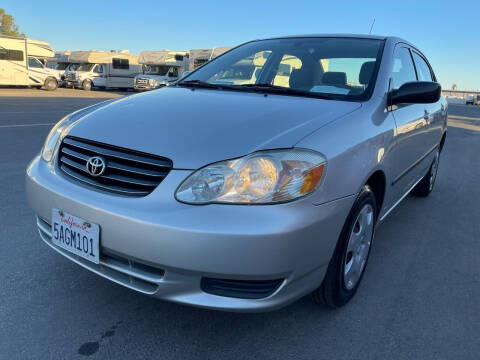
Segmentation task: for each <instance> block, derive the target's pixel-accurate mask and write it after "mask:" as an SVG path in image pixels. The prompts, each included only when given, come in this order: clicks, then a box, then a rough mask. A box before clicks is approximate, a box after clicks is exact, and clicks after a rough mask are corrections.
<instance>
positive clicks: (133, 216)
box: [26, 35, 447, 311]
mask: <svg viewBox="0 0 480 360" xmlns="http://www.w3.org/2000/svg"><path fill="white" fill-rule="evenodd" d="M446 119H447V104H446V102H445V100H444V99H443V98H442V97H441V88H440V85H439V84H438V83H437V80H436V77H435V74H434V72H433V70H432V68H431V66H430V64H429V62H428V61H427V59H426V58H425V56H424V55H423V54H422V53H421V51H420V50H419V49H418V48H416V47H415V46H413V45H412V44H410V43H408V42H407V41H404V40H401V39H398V38H395V37H380V36H354V35H351V36H349V35H343V36H338V35H315V36H292V37H283V38H274V39H265V40H256V41H251V42H248V43H245V44H243V45H240V46H238V47H236V48H234V49H232V50H230V51H228V52H227V53H225V54H223V55H222V56H220V57H218V58H216V59H214V60H212V61H210V62H209V63H207V64H205V65H204V66H202V67H200V68H198V69H196V70H195V71H193V72H192V73H190V74H188V75H187V76H186V77H184V78H183V79H182V80H180V81H179V82H178V83H177V84H176V85H174V86H169V87H166V88H163V89H160V90H155V91H152V92H149V93H143V94H136V95H133V96H128V97H124V98H121V99H117V100H110V101H106V102H103V103H100V104H96V105H93V106H91V107H88V108H85V109H82V110H79V111H77V112H75V113H73V114H70V115H68V116H66V117H65V118H64V119H62V120H61V121H60V122H58V123H57V124H56V125H55V127H54V128H53V129H52V130H51V132H50V134H49V135H48V137H47V139H46V141H45V144H44V147H43V149H42V151H41V153H40V154H39V155H38V156H36V157H35V158H34V159H33V161H32V162H31V163H30V165H29V166H28V168H27V175H26V193H27V198H28V201H29V203H30V205H31V207H32V208H33V209H34V211H35V213H36V215H37V217H36V222H37V225H38V230H39V233H40V236H41V238H42V240H43V241H44V242H45V243H46V244H47V245H48V246H50V247H51V248H52V249H54V250H56V251H57V252H58V253H60V254H62V255H63V256H65V257H67V258H68V259H70V260H72V261H73V262H75V263H77V264H79V265H81V266H83V267H84V268H86V269H88V270H91V271H93V272H94V273H96V274H98V275H100V276H103V277H105V278H107V279H110V280H112V281H114V282H116V283H118V284H121V285H123V286H126V287H128V288H131V289H133V290H136V291H138V292H141V293H144V294H149V295H153V296H155V297H158V298H161V299H165V300H170V301H175V302H179V303H184V304H189V305H194V306H200V307H205V308H213V309H221V310H228V311H266V310H272V309H276V308H279V307H282V306H285V305H286V304H288V303H291V302H292V301H295V300H296V299H298V298H300V297H302V296H304V295H306V294H308V293H312V294H313V298H314V299H315V300H316V301H319V302H322V303H325V304H327V305H329V306H332V307H338V306H342V305H344V304H345V303H347V302H348V301H349V300H350V299H351V298H352V297H353V296H354V294H355V292H356V290H357V289H358V287H359V284H360V281H361V279H362V275H363V274H364V272H365V268H366V265H367V260H368V257H369V253H370V250H371V247H372V241H373V239H374V233H375V228H376V226H378V225H379V224H380V223H381V221H382V220H383V219H384V218H385V217H386V216H387V215H388V214H389V213H390V212H391V211H392V209H393V208H394V207H395V206H396V205H397V204H398V203H399V202H400V201H401V200H402V199H403V198H405V196H406V195H408V194H409V193H410V192H413V193H414V194H415V195H418V196H427V195H429V193H430V192H431V191H432V189H433V187H434V184H435V177H436V174H437V169H438V163H439V158H440V152H441V150H442V147H443V144H444V141H445V136H446ZM52 276H55V274H52ZM71 276H75V273H71ZM72 291H74V290H72Z"/></svg>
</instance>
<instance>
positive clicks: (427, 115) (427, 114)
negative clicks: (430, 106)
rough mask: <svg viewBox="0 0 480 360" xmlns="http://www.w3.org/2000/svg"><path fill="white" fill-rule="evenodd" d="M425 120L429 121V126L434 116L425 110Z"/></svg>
mask: <svg viewBox="0 0 480 360" xmlns="http://www.w3.org/2000/svg"><path fill="white" fill-rule="evenodd" d="M423 118H424V119H425V120H426V121H427V124H428V123H429V122H430V119H431V118H432V115H431V114H430V113H429V112H428V111H427V110H425V114H424V115H423Z"/></svg>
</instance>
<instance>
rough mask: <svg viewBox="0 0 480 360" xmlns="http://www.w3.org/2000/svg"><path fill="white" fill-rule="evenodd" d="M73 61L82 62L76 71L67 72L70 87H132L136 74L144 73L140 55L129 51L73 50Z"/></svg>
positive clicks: (66, 76)
mask: <svg viewBox="0 0 480 360" xmlns="http://www.w3.org/2000/svg"><path fill="white" fill-rule="evenodd" d="M70 61H71V62H72V63H78V64H80V65H79V66H78V68H77V69H76V70H75V71H67V72H66V73H65V81H66V83H67V86H68V87H75V88H82V89H83V90H91V89H92V88H93V87H97V88H101V89H103V88H127V89H128V88H131V89H133V85H134V79H135V76H136V75H138V74H141V73H142V65H140V64H139V63H138V56H137V55H132V54H130V53H129V52H128V51H126V50H123V51H119V52H114V51H110V52H109V51H97V50H89V51H72V52H71V54H70Z"/></svg>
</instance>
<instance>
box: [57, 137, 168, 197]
mask: <svg viewBox="0 0 480 360" xmlns="http://www.w3.org/2000/svg"><path fill="white" fill-rule="evenodd" d="M93 156H98V157H101V158H102V159H103V160H104V163H105V171H104V172H103V173H102V174H101V175H99V176H93V175H91V173H90V172H89V171H88V170H87V161H88V160H89V159H90V158H91V157H93ZM58 158H59V166H60V169H61V170H62V171H63V172H64V173H65V174H67V175H69V176H71V177H72V178H74V179H76V180H78V181H81V182H83V183H86V184H88V185H91V186H94V187H96V188H99V189H101V190H105V191H110V192H114V193H117V194H121V195H126V196H146V195H148V194H150V193H151V192H152V191H153V190H154V189H155V188H156V187H157V186H158V184H160V183H161V182H162V180H163V179H164V178H165V177H166V176H167V175H168V173H169V172H170V170H171V169H172V166H173V163H172V161H171V160H170V159H167V158H163V157H160V156H155V155H150V154H145V153H141V152H138V151H134V150H128V149H124V148H120V147H116V146H112V145H107V144H103V143H99V142H96V141H91V140H86V139H80V138H77V137H72V136H67V137H66V138H64V139H63V142H62V145H61V146H60V151H59V156H58Z"/></svg>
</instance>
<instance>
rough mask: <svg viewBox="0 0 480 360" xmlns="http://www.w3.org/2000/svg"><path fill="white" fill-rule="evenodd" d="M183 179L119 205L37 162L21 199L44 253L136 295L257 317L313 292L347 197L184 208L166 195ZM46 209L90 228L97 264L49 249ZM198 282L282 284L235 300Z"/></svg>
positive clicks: (180, 173)
mask: <svg viewBox="0 0 480 360" xmlns="http://www.w3.org/2000/svg"><path fill="white" fill-rule="evenodd" d="M189 173H190V171H187V170H172V171H171V172H170V173H169V175H168V176H167V177H166V178H165V179H164V180H163V182H162V183H161V184H160V185H159V186H158V187H157V188H156V189H155V190H154V191H153V192H152V193H151V194H150V195H148V196H146V197H142V198H126V197H121V196H118V195H113V194H110V193H106V192H101V191H98V190H94V189H92V188H89V187H88V186H86V185H82V184H79V183H77V182H75V181H74V180H71V179H69V178H67V177H66V175H64V174H63V173H62V172H61V171H60V170H58V169H57V168H56V167H55V166H52V167H51V166H49V165H48V164H47V163H45V162H44V161H43V160H41V159H40V157H39V156H38V157H36V158H35V159H34V160H33V161H32V163H31V164H30V165H29V167H28V168H27V176H26V193H27V199H28V202H29V204H30V206H31V207H32V208H33V210H34V211H35V213H36V214H37V224H38V227H39V231H40V235H41V237H42V239H43V240H44V241H45V242H46V243H47V244H48V245H50V246H51V247H52V248H54V249H55V250H56V251H58V252H60V253H62V254H63V255H64V256H66V257H68V258H69V259H71V260H72V261H74V262H76V263H78V264H80V265H82V266H84V267H86V268H88V269H89V270H91V271H93V272H95V273H97V274H99V275H101V276H103V277H106V278H108V279H110V280H112V281H115V282H117V283H119V284H122V285H124V286H127V287H129V288H132V289H134V290H137V291H140V292H142V293H145V294H150V295H153V296H156V297H159V298H162V299H166V300H170V301H175V302H179V303H185V304H190V305H195V306H199V307H205V308H213V309H222V310H229V311H266V310H273V309H276V308H278V307H281V306H283V305H286V304H288V303H290V302H292V301H294V300H296V299H298V298H299V297H301V296H303V295H305V294H307V293H309V292H310V291H312V290H314V289H315V288H316V287H318V286H319V285H320V284H321V282H322V280H323V277H324V275H325V271H326V268H327V265H328V262H329V260H330V257H331V255H332V253H333V250H334V248H335V245H336V242H337V239H338V236H339V234H340V231H341V228H342V226H343V223H344V221H345V219H346V217H347V214H348V212H349V210H350V208H351V206H352V204H353V201H354V196H350V197H346V198H342V199H339V200H335V201H331V202H329V203H326V204H323V205H317V206H315V205H313V204H312V203H311V201H310V200H309V198H308V197H307V198H304V199H301V200H299V201H295V202H291V203H287V204H278V205H263V206H258V205H257V206H239V205H204V206H194V205H187V204H182V203H179V202H177V201H176V200H175V199H174V196H173V195H174V191H175V189H176V188H177V186H178V184H180V182H181V181H183V179H184V178H185V177H186V176H187V175H188V174H189ZM52 208H59V209H63V210H65V211H67V212H68V213H71V214H73V215H76V216H79V217H82V218H84V219H86V220H89V221H92V222H94V223H97V224H99V225H100V229H101V230H100V234H101V235H100V248H101V249H100V252H101V255H100V256H101V263H100V265H96V264H93V263H90V262H88V261H85V260H82V259H80V258H77V257H76V256H75V255H73V254H71V253H68V252H66V251H65V250H63V249H61V248H58V247H56V246H55V245H53V244H52V243H51V241H50V235H49V232H50V229H49V222H50V217H51V209H52ZM205 277H209V278H219V279H238V280H271V279H282V283H281V285H280V286H279V287H278V288H277V289H276V290H275V291H274V292H273V293H272V294H270V295H269V296H267V297H265V298H262V299H245V298H236V297H227V296H218V295H213V294H210V293H207V292H205V291H203V290H202V288H201V286H200V283H201V280H202V278H205Z"/></svg>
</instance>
